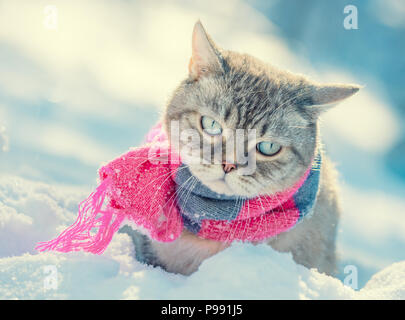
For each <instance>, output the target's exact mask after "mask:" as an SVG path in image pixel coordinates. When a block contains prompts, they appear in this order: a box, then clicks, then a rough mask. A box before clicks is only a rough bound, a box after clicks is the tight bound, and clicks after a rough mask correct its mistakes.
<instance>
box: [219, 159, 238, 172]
mask: <svg viewBox="0 0 405 320" xmlns="http://www.w3.org/2000/svg"><path fill="white" fill-rule="evenodd" d="M222 169H224V172H225V173H229V172H231V171H232V170H234V169H236V165H234V164H233V163H228V162H226V161H223V162H222Z"/></svg>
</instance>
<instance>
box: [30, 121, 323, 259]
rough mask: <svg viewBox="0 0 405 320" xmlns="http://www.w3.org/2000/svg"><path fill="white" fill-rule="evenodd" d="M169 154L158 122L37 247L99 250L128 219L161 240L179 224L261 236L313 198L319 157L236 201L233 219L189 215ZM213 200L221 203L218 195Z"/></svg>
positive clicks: (293, 217) (217, 236)
mask: <svg viewBox="0 0 405 320" xmlns="http://www.w3.org/2000/svg"><path fill="white" fill-rule="evenodd" d="M151 155H152V156H151ZM171 155H172V154H171V151H170V148H169V147H168V141H167V137H166V134H165V133H164V132H163V130H162V129H161V125H160V124H159V125H157V126H155V127H154V128H153V129H152V130H151V131H150V132H149V134H148V136H147V144H146V145H145V146H142V147H139V148H136V149H134V150H131V151H129V152H127V153H125V154H123V155H121V156H120V157H118V158H117V159H115V160H113V161H111V162H110V163H108V164H107V165H105V166H103V167H101V168H100V170H99V176H100V184H99V186H98V187H97V188H96V190H95V191H94V192H93V193H91V194H90V195H89V197H88V198H87V199H86V200H84V201H83V202H81V203H80V204H79V214H78V217H77V219H76V221H75V222H74V223H73V224H72V225H71V226H70V227H69V228H67V229H66V230H65V231H63V232H62V233H61V234H60V235H59V236H58V237H57V238H56V239H53V240H50V241H48V242H42V243H39V244H38V246H37V247H36V248H37V249H38V250H39V251H45V250H56V251H61V252H69V251H78V250H84V251H88V252H92V253H97V254H101V253H102V252H103V251H104V250H105V249H106V248H107V246H108V244H109V243H110V242H111V240H112V237H113V236H114V234H115V233H116V232H117V231H118V229H119V228H120V227H121V226H122V225H123V224H125V222H126V221H131V222H133V223H135V224H136V225H137V226H139V227H140V229H142V230H143V231H145V232H146V233H147V234H148V235H149V236H150V237H151V238H152V239H155V240H157V241H162V242H169V241H173V240H176V239H177V238H179V237H180V235H181V233H182V230H183V228H187V229H188V230H190V231H192V232H194V233H195V234H196V235H197V236H199V237H201V238H205V239H211V240H216V241H223V242H232V241H235V240H241V241H262V240H265V239H267V238H270V237H273V236H275V235H277V234H280V233H282V232H285V231H287V230H290V229H291V228H293V227H294V226H295V225H296V224H297V223H298V222H299V221H300V220H302V218H303V217H304V216H305V215H307V214H308V213H309V212H310V211H311V209H312V207H313V204H314V202H315V198H316V194H317V190H318V184H319V166H320V162H316V163H315V164H314V166H313V167H312V168H309V169H308V170H307V171H306V172H305V174H304V175H303V176H302V177H301V178H300V179H299V181H297V182H296V183H295V184H294V185H293V186H292V187H291V188H289V189H287V190H284V191H283V192H280V193H277V194H274V195H271V196H261V197H256V198H253V199H244V200H243V202H240V201H239V203H240V208H238V212H237V216H236V217H234V218H232V220H230V219H228V218H227V217H226V215H225V216H224V217H225V218H223V217H222V218H221V217H215V218H204V217H200V218H198V219H197V218H196V219H195V220H193V215H190V213H189V212H187V210H186V209H187V208H186V207H183V208H182V207H181V206H179V203H180V202H178V201H177V197H178V196H179V192H177V191H178V190H177V184H176V174H177V173H178V172H179V166H180V165H181V163H180V162H178V161H173V159H174V158H175V157H171ZM159 159H166V160H167V159H168V160H169V161H159ZM177 159H178V158H177ZM197 199H198V198H197ZM205 200H206V199H205ZM201 203H202V205H204V203H205V202H201ZM217 203H218V208H219V209H221V208H220V206H221V201H219V202H218V201H217ZM196 216H197V215H196Z"/></svg>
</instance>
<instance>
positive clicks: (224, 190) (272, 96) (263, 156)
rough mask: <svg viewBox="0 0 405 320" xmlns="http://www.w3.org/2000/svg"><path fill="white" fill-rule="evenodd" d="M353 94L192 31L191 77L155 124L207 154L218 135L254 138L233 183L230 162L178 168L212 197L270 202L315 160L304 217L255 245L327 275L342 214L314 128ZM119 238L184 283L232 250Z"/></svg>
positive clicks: (185, 237)
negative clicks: (251, 166)
mask: <svg viewBox="0 0 405 320" xmlns="http://www.w3.org/2000/svg"><path fill="white" fill-rule="evenodd" d="M359 89H360V86H358V85H354V84H320V83H316V82H314V81H311V80H309V79H307V78H306V77H304V76H302V75H295V74H292V73H290V72H287V71H282V70H279V69H277V68H275V67H273V66H270V65H268V64H266V63H263V62H261V61H260V60H258V59H256V58H254V57H252V56H250V55H248V54H240V53H236V52H232V51H226V50H223V49H220V48H219V47H218V46H217V45H216V44H215V43H214V41H213V40H212V38H211V37H210V36H209V35H208V34H207V33H206V31H205V29H204V27H203V26H202V24H201V22H200V21H198V22H197V23H196V24H195V26H194V30H193V35H192V57H191V59H190V63H189V75H188V77H187V78H186V79H185V80H184V81H182V82H181V84H180V85H179V86H178V87H177V89H176V90H175V91H174V93H173V94H172V96H171V98H170V100H169V102H168V104H167V106H166V109H165V111H164V115H163V120H162V123H163V125H164V128H165V130H166V133H167V134H168V135H169V136H170V134H171V124H172V123H174V122H176V123H178V125H179V127H180V131H184V130H189V129H193V130H195V131H196V132H198V133H199V135H200V138H201V140H204V141H208V142H209V143H211V144H212V147H213V148H214V145H215V143H218V141H217V142H215V138H216V137H215V136H219V138H217V139H221V141H222V142H219V143H220V144H222V143H223V137H221V132H222V130H224V129H227V130H235V129H244V130H247V129H255V130H256V138H257V141H259V143H258V144H257V145H256V149H255V157H256V158H255V170H254V171H253V172H250V173H249V174H241V173H240V171H241V168H242V167H243V166H241V165H240V164H239V163H238V162H237V160H235V157H233V158H232V159H229V158H227V157H228V154H226V155H223V159H222V160H223V161H222V162H219V163H214V162H210V163H203V162H202V161H190V162H189V163H188V162H187V160H185V161H184V162H185V164H186V165H187V166H188V169H189V171H190V172H191V174H192V175H193V176H194V177H195V178H197V179H198V180H199V181H200V182H201V183H202V184H203V185H205V186H206V187H208V188H209V189H210V190H212V191H214V192H216V193H219V194H225V195H238V196H244V197H254V196H257V195H263V194H275V193H277V192H280V191H282V190H285V189H287V188H290V187H291V186H292V185H293V184H294V183H295V182H296V181H297V180H299V178H300V177H302V176H303V174H304V173H305V171H306V170H307V169H308V167H310V166H311V163H312V162H313V160H314V158H315V157H316V156H317V155H320V156H321V157H322V166H321V169H320V178H319V188H318V193H317V197H316V202H315V203H314V205H313V207H312V211H311V215H310V216H309V217H306V218H304V219H303V221H302V222H300V223H299V224H297V225H296V226H295V228H293V229H292V230H289V231H286V232H283V233H281V234H279V235H277V236H274V237H270V238H268V239H266V240H265V241H263V242H265V243H267V244H269V245H270V246H271V247H272V248H274V249H275V250H277V251H280V252H290V253H291V254H292V256H293V259H294V260H295V261H296V262H297V263H299V264H302V265H304V266H306V267H308V268H316V269H318V270H319V271H320V272H323V273H326V274H329V275H333V274H334V273H335V272H336V250H335V238H336V230H337V225H338V222H339V215H340V206H339V198H338V191H337V186H336V170H335V169H334V167H333V164H332V163H331V161H330V160H329V159H328V157H327V156H326V154H325V153H324V151H323V150H322V147H321V141H320V132H319V123H318V122H319V116H320V115H321V114H322V113H323V112H324V111H326V110H328V109H329V108H330V107H332V106H333V105H335V104H336V103H338V102H340V101H341V100H343V99H346V98H348V97H350V96H352V95H353V94H354V93H356V92H357V91H358V90H359ZM207 132H209V133H210V134H209V135H210V136H211V137H209V136H208V135H207ZM171 138H173V137H171ZM260 142H263V143H262V144H260ZM225 144H226V142H225ZM177 148H178V149H179V150H177V151H178V152H182V151H183V150H182V149H184V148H186V144H185V142H184V141H183V142H182V141H180V143H179V145H178V146H177ZM201 157H202V155H201ZM211 160H212V159H211ZM121 232H126V233H128V234H129V235H130V236H131V237H132V239H133V241H134V243H135V248H136V249H135V250H136V255H137V259H138V260H140V261H143V262H146V263H149V264H152V265H155V266H161V267H162V268H164V269H165V270H167V271H168V272H173V273H180V274H183V275H190V274H192V273H193V272H195V271H196V270H198V268H199V266H200V265H201V263H202V262H203V261H204V260H205V259H207V258H209V257H211V256H213V255H215V254H216V253H218V252H220V251H222V250H224V249H226V248H227V247H229V245H230V244H229V243H227V242H221V241H214V240H207V239H203V238H200V237H198V236H197V235H195V234H194V233H192V232H190V231H188V230H187V229H184V231H183V233H182V235H181V237H180V238H178V239H177V240H175V241H173V242H168V243H165V242H158V241H155V240H151V239H150V238H148V237H147V236H146V235H143V234H141V233H140V232H138V231H134V230H133V229H132V228H130V227H129V226H125V227H124V228H122V229H121Z"/></svg>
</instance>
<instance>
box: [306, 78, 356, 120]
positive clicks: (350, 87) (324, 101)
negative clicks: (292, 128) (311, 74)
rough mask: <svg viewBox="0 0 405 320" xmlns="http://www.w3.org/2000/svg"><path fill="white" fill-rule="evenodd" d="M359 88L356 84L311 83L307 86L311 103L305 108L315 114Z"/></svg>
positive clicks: (352, 93)
mask: <svg viewBox="0 0 405 320" xmlns="http://www.w3.org/2000/svg"><path fill="white" fill-rule="evenodd" d="M361 88H362V86H359V85H357V84H312V85H311V86H310V87H309V88H308V89H309V91H310V92H311V94H310V97H311V99H310V100H311V103H310V104H311V105H310V106H307V108H309V109H310V110H311V111H312V112H313V113H314V114H315V115H316V116H317V115H319V114H321V113H322V112H324V111H327V110H329V109H330V108H332V107H333V106H335V105H336V104H337V103H339V102H341V101H342V100H345V99H347V98H349V97H351V96H352V95H354V94H355V93H356V92H357V91H359V90H360V89H361Z"/></svg>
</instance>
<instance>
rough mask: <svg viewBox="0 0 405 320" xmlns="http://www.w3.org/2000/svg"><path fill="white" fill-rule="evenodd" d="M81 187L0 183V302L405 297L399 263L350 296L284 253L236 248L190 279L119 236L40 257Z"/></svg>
mask: <svg viewBox="0 0 405 320" xmlns="http://www.w3.org/2000/svg"><path fill="white" fill-rule="evenodd" d="M84 194H85V192H84V190H80V189H67V188H66V187H54V186H53V187H51V186H49V185H46V184H44V183H38V182H34V181H29V180H24V179H21V178H18V177H12V176H8V177H3V178H1V179H0V299H405V261H403V262H399V263H394V264H392V265H391V266H389V267H387V268H385V269H383V270H382V271H380V272H379V273H377V274H376V275H374V276H373V277H372V278H371V280H369V282H368V283H367V284H366V285H365V286H364V288H362V289H361V290H354V289H352V288H351V287H349V286H346V285H344V284H343V282H342V281H341V280H339V279H337V278H334V277H330V276H327V275H325V274H321V273H319V272H317V271H316V270H315V269H312V270H309V269H307V268H305V267H303V266H301V265H297V264H296V263H295V262H294V261H293V259H292V256H291V255H290V254H289V253H279V252H276V251H274V250H273V249H271V248H270V247H269V246H267V245H264V244H261V245H252V244H242V243H235V244H233V245H232V246H231V247H230V248H229V249H227V250H225V251H223V252H221V253H219V254H217V255H215V256H214V257H212V258H210V259H208V260H206V261H205V262H204V263H203V264H202V265H201V267H200V269H199V270H198V271H197V272H196V273H194V274H192V275H191V276H189V277H185V276H182V275H175V274H170V273H167V272H165V271H164V270H162V269H160V268H153V267H151V266H147V265H144V264H141V263H139V262H137V261H136V260H135V259H134V247H133V244H132V242H131V240H130V238H129V237H128V236H127V235H126V234H117V235H116V236H115V237H114V239H113V241H112V243H111V244H110V246H109V248H108V249H107V251H106V252H105V253H104V254H103V255H100V256H98V255H93V254H88V253H83V252H75V253H54V252H47V253H40V254H38V253H37V252H36V251H35V250H34V249H33V248H34V246H35V243H36V242H37V241H40V240H46V239H50V238H51V237H53V236H55V235H56V234H57V233H58V232H59V231H60V230H61V229H63V228H64V227H66V226H67V225H68V224H70V223H71V222H72V221H73V219H74V217H75V215H76V214H75V210H76V206H77V203H78V200H79V199H81V198H83V196H84Z"/></svg>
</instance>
